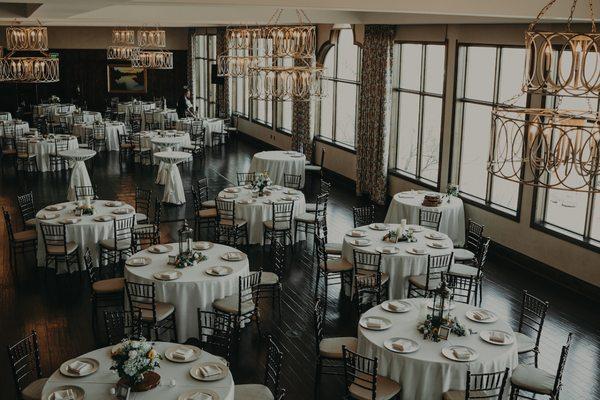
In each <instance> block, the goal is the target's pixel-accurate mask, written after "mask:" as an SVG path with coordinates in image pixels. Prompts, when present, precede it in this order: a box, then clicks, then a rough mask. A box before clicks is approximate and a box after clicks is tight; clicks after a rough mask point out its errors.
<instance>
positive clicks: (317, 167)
mask: <svg viewBox="0 0 600 400" xmlns="http://www.w3.org/2000/svg"><path fill="white" fill-rule="evenodd" d="M321 169H322V168H321V166H320V165H312V164H309V165H305V166H304V170H305V171H308V172H320V171H321Z"/></svg>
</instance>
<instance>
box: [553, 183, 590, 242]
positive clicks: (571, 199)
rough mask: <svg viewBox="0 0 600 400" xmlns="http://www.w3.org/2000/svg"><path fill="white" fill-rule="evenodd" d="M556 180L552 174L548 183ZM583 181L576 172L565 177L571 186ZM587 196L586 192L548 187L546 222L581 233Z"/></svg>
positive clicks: (583, 226)
mask: <svg viewBox="0 0 600 400" xmlns="http://www.w3.org/2000/svg"><path fill="white" fill-rule="evenodd" d="M556 182H557V179H556V178H555V177H554V176H552V177H551V179H550V183H551V184H553V183H556ZM583 182H584V181H583V179H582V178H581V177H580V176H577V174H569V176H568V177H567V179H566V183H567V184H568V185H571V186H579V185H581V184H582V183H583ZM587 197H588V195H587V193H583V192H573V191H567V190H556V189H549V190H548V198H547V201H546V222H548V223H550V224H553V225H556V226H558V227H560V228H563V229H566V230H569V231H571V232H574V233H578V234H580V235H583V232H584V228H585V213H586V207H587Z"/></svg>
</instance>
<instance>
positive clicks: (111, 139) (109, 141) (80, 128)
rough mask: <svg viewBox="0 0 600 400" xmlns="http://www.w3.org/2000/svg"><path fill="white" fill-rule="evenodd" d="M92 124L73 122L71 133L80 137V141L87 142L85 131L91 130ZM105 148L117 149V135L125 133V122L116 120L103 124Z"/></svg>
mask: <svg viewBox="0 0 600 400" xmlns="http://www.w3.org/2000/svg"><path fill="white" fill-rule="evenodd" d="M93 129H94V126H93V125H92V124H74V125H73V134H74V135H75V136H79V137H80V138H81V143H87V132H89V131H90V130H93ZM104 133H105V138H106V150H108V151H119V135H124V134H125V124H124V123H122V122H118V121H110V122H107V123H106V124H105V130H104Z"/></svg>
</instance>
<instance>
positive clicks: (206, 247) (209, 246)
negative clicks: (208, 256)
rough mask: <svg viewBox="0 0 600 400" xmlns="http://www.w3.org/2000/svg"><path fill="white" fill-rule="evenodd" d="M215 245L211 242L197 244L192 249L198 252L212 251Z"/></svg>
mask: <svg viewBox="0 0 600 400" xmlns="http://www.w3.org/2000/svg"><path fill="white" fill-rule="evenodd" d="M214 246H215V245H214V244H213V243H211V242H195V243H194V244H193V245H192V249H194V250H198V251H203V250H210V249H212V248H213V247H214Z"/></svg>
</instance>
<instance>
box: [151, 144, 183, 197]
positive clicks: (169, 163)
mask: <svg viewBox="0 0 600 400" xmlns="http://www.w3.org/2000/svg"><path fill="white" fill-rule="evenodd" d="M191 157H192V155H191V154H190V153H185V152H183V151H159V152H158V153H154V158H155V159H158V160H160V161H163V162H164V167H163V169H162V171H160V170H159V174H158V175H157V177H156V182H157V183H159V180H163V179H164V185H165V191H164V194H163V199H162V201H163V202H164V203H171V204H177V205H181V204H185V192H184V191H183V182H182V181H181V175H180V174H179V168H177V164H179V163H181V162H183V161H186V160H188V159H190V158H191ZM161 173H162V176H161Z"/></svg>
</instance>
